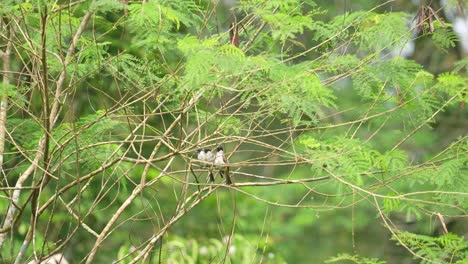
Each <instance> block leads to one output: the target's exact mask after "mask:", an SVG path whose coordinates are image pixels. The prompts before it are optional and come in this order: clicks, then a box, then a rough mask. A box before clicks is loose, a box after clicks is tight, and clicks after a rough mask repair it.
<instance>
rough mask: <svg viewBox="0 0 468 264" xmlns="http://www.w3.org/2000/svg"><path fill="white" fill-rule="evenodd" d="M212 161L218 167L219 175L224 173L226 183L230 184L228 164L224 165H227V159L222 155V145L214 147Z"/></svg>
mask: <svg viewBox="0 0 468 264" xmlns="http://www.w3.org/2000/svg"><path fill="white" fill-rule="evenodd" d="M213 163H214V165H215V166H216V167H217V168H218V169H219V175H221V177H223V176H224V175H226V184H232V181H231V177H229V166H226V165H228V161H227V160H226V157H225V156H224V149H223V147H217V148H216V154H215V158H214V162H213Z"/></svg>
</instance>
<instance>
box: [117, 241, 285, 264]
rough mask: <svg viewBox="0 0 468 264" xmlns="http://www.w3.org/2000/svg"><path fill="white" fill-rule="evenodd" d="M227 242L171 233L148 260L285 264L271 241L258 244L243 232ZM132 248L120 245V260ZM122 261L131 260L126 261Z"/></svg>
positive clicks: (154, 261)
mask: <svg viewBox="0 0 468 264" xmlns="http://www.w3.org/2000/svg"><path fill="white" fill-rule="evenodd" d="M227 242H228V237H226V238H224V239H223V240H222V241H221V240H218V239H215V238H210V239H206V240H203V241H202V240H196V239H185V238H182V237H178V236H175V235H170V236H168V238H166V242H165V243H164V244H163V246H162V247H161V248H160V249H159V250H157V251H156V252H154V254H153V255H154V256H153V257H152V259H151V260H150V261H149V262H148V263H155V264H156V263H161V262H165V263H208V262H226V263H250V262H252V261H255V260H256V261H260V260H261V262H262V263H271V264H273V263H284V260H283V259H282V257H281V256H279V255H278V254H276V253H275V252H274V251H272V249H271V248H270V247H269V246H268V244H265V245H264V244H262V243H256V241H255V240H251V239H247V238H246V237H244V236H242V235H235V236H234V237H232V238H231V239H230V240H229V246H228V245H227ZM130 250H134V248H131V247H129V246H128V245H126V246H122V247H120V249H119V253H118V257H119V259H122V258H124V257H125V256H126V255H127V254H128V253H129V251H130ZM159 251H161V252H159ZM226 252H227V256H226V258H225V257H224V256H225V253H226ZM159 256H161V258H159ZM122 263H130V262H129V261H128V262H127V261H123V262H122Z"/></svg>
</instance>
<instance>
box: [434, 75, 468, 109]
mask: <svg viewBox="0 0 468 264" xmlns="http://www.w3.org/2000/svg"><path fill="white" fill-rule="evenodd" d="M437 80H438V84H437V85H436V88H438V89H439V90H441V91H443V92H445V93H447V94H448V95H449V96H454V95H456V96H457V99H458V100H459V101H461V102H468V96H467V95H466V90H467V87H466V84H467V82H468V77H466V76H462V75H459V74H455V73H449V72H447V73H442V74H441V75H440V76H439V77H438V78H437Z"/></svg>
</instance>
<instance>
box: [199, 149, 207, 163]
mask: <svg viewBox="0 0 468 264" xmlns="http://www.w3.org/2000/svg"><path fill="white" fill-rule="evenodd" d="M197 159H198V160H200V161H206V153H205V150H204V149H198V150H197ZM203 165H205V163H202V166H203Z"/></svg>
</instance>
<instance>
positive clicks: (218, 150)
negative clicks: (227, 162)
mask: <svg viewBox="0 0 468 264" xmlns="http://www.w3.org/2000/svg"><path fill="white" fill-rule="evenodd" d="M220 151H224V149H223V147H217V148H216V152H220Z"/></svg>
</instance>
